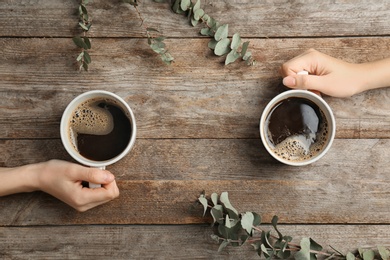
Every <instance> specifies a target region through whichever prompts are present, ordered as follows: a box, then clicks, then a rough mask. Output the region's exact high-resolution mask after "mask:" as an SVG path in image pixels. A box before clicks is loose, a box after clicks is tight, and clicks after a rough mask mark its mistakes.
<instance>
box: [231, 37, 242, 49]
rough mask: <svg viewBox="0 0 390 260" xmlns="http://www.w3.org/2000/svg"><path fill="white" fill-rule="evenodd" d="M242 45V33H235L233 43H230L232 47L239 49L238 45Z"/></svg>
mask: <svg viewBox="0 0 390 260" xmlns="http://www.w3.org/2000/svg"><path fill="white" fill-rule="evenodd" d="M240 45H241V37H240V35H239V34H238V33H235V34H233V37H232V44H231V45H230V48H232V49H233V50H237V49H238V47H240Z"/></svg>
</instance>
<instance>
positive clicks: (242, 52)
mask: <svg viewBox="0 0 390 260" xmlns="http://www.w3.org/2000/svg"><path fill="white" fill-rule="evenodd" d="M248 46H249V41H247V42H244V43H243V44H242V49H241V55H242V57H244V56H245V54H246V51H247V50H248Z"/></svg>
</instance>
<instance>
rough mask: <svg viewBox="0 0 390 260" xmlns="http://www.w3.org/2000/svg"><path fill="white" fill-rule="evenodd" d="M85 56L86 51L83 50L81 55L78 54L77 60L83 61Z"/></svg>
mask: <svg viewBox="0 0 390 260" xmlns="http://www.w3.org/2000/svg"><path fill="white" fill-rule="evenodd" d="M83 57H84V52H83V51H82V52H81V53H80V54H79V56H77V58H76V60H77V61H81V60H82V59H83Z"/></svg>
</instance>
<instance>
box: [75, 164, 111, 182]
mask: <svg viewBox="0 0 390 260" xmlns="http://www.w3.org/2000/svg"><path fill="white" fill-rule="evenodd" d="M78 179H80V180H83V181H87V182H92V183H97V184H109V183H111V182H113V181H114V180H115V176H114V175H113V174H112V173H110V172H109V171H107V170H101V169H97V168H86V170H85V171H80V175H79V176H78Z"/></svg>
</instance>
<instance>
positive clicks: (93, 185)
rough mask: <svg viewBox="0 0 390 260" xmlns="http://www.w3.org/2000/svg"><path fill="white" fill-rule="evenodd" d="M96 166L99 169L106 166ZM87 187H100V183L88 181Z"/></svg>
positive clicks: (103, 168)
mask: <svg viewBox="0 0 390 260" xmlns="http://www.w3.org/2000/svg"><path fill="white" fill-rule="evenodd" d="M96 168H99V169H100V170H105V169H106V166H100V167H96ZM88 187H89V188H90V189H96V188H101V187H102V185H101V184H97V183H92V182H88Z"/></svg>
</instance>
